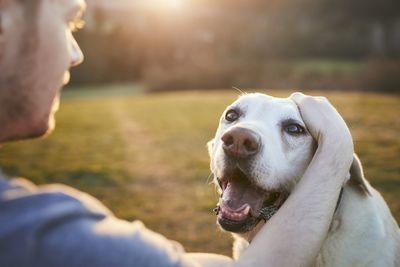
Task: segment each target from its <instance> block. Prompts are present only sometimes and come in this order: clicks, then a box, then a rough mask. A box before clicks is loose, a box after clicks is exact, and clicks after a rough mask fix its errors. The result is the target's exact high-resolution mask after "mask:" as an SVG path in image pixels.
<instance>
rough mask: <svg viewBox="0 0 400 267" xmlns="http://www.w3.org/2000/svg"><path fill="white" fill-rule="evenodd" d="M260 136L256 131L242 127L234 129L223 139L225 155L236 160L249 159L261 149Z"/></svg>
mask: <svg viewBox="0 0 400 267" xmlns="http://www.w3.org/2000/svg"><path fill="white" fill-rule="evenodd" d="M260 139H261V138H260V136H259V135H258V134H257V133H255V132H254V131H252V130H250V129H246V128H241V127H234V128H233V129H231V130H229V131H227V132H226V133H225V134H224V135H223V136H222V137H221V140H222V142H223V144H222V148H223V149H224V151H225V154H226V155H228V156H231V157H236V158H247V157H250V156H252V155H254V154H256V153H257V152H258V150H259V149H260Z"/></svg>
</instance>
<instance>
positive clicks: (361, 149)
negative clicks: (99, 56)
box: [0, 85, 400, 255]
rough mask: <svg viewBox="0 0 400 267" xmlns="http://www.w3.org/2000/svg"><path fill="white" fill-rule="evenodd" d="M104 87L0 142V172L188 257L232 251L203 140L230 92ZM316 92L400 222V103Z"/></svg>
mask: <svg viewBox="0 0 400 267" xmlns="http://www.w3.org/2000/svg"><path fill="white" fill-rule="evenodd" d="M106 89H107V88H102V89H101V90H84V89H82V90H80V91H76V90H73V91H66V92H65V93H64V95H63V100H62V105H61V110H60V111H59V112H58V114H57V129H56V131H55V132H54V133H53V134H52V135H51V136H49V137H47V138H45V139H40V140H35V141H24V142H17V143H12V144H8V145H4V146H3V147H2V148H1V149H0V166H2V168H3V170H4V171H5V172H7V173H9V174H11V175H18V176H23V177H29V178H30V179H31V180H33V181H34V182H36V183H39V184H42V183H50V182H51V183H53V182H56V183H65V184H68V185H71V186H74V187H77V188H79V189H81V190H84V191H86V192H89V193H90V194H92V195H94V196H96V197H97V198H99V199H101V200H102V201H103V202H104V203H105V204H106V205H107V206H108V207H109V208H110V209H111V210H112V211H113V212H114V213H115V214H116V215H117V216H119V217H121V218H124V219H127V220H134V219H137V218H140V219H141V220H143V221H144V222H145V224H146V225H147V226H148V227H150V228H152V229H154V230H156V231H158V232H161V233H162V234H164V235H166V236H167V237H169V238H171V239H175V240H178V241H180V242H181V243H183V244H184V246H185V248H186V249H187V250H188V251H206V252H217V253H224V254H227V255H230V249H231V238H230V236H229V235H228V234H225V233H222V232H221V231H220V230H218V228H217V227H216V226H215V217H214V215H213V213H212V211H211V210H212V208H213V207H214V205H215V203H216V201H217V194H216V193H215V190H214V187H213V185H210V180H211V178H210V172H209V170H208V155H207V151H206V147H205V144H206V142H207V141H208V140H209V139H211V138H212V136H213V134H214V132H215V130H216V127H217V122H218V119H219V116H220V114H221V113H222V111H223V110H224V108H225V106H226V105H227V104H228V103H230V102H232V101H233V100H235V99H236V98H237V92H236V91H235V90H230V91H216V92H211V91H206V92H186V93H166V94H153V95H143V94H140V93H138V90H137V88H136V89H135V90H132V91H130V90H129V85H125V86H119V88H118V90H117V91H114V92H110V91H108V90H106ZM265 92H267V93H269V94H272V95H275V96H287V95H288V94H289V93H290V92H288V91H270V90H266V91H265ZM314 93H316V92H314ZM317 93H318V92H317ZM323 94H324V95H326V96H328V98H329V99H330V100H331V102H332V103H333V104H334V105H335V106H336V107H337V108H338V110H339V112H341V114H342V115H343V116H344V117H345V119H346V121H347V123H348V125H349V126H350V129H351V131H352V133H353V136H354V139H355V146H356V152H357V153H358V154H359V156H360V158H361V160H362V162H363V163H364V169H365V173H366V177H367V178H368V179H369V181H371V183H372V185H374V186H375V187H376V188H378V189H379V190H380V191H381V192H382V194H383V196H384V197H385V199H386V200H387V201H388V203H389V206H390V208H391V210H392V212H393V213H394V215H395V217H396V219H397V221H400V201H399V196H400V178H399V172H400V164H399V156H400V139H399V132H400V119H399V117H398V115H399V106H400V97H398V96H390V95H379V94H365V93H344V92H333V93H323Z"/></svg>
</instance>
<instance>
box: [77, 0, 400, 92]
mask: <svg viewBox="0 0 400 267" xmlns="http://www.w3.org/2000/svg"><path fill="white" fill-rule="evenodd" d="M128 2H130V1H127V3H128ZM89 4H90V5H89V10H88V14H87V20H88V22H87V24H88V27H87V28H86V29H85V30H83V31H82V32H80V33H78V35H77V39H78V41H79V42H80V44H81V46H82V49H83V50H84V53H85V55H86V62H85V63H84V64H83V65H82V66H81V67H80V68H78V69H77V70H76V71H74V75H73V82H75V83H77V82H113V81H144V82H146V83H147V84H148V85H149V88H150V89H151V90H164V89H189V88H226V87H232V86H239V87H275V88H277V87H317V88H333V89H339V88H342V89H346V88H353V89H363V88H365V89H374V90H381V89H384V90H388V91H398V90H400V78H399V77H400V69H399V66H400V65H399V61H400V60H399V58H400V1H398V0H381V1H376V0H375V1H373V0H347V1H346V0H296V1H291V0H270V1H264V0H235V1H231V0H218V1H205V0H204V1H199V0H198V1H187V3H186V5H185V6H184V7H182V9H180V10H162V9H157V8H151V7H148V6H147V7H144V6H140V5H137V6H135V7H132V6H131V5H128V4H126V6H122V7H121V6H120V7H119V8H113V9H112V10H110V8H106V7H104V6H102V5H100V4H98V2H96V1H95V0H92V1H89ZM109 6H110V5H109ZM310 62H316V64H314V65H312V64H310ZM323 62H325V63H324V64H325V65H327V64H328V65H329V66H325V65H324V64H323ZM329 62H331V63H329ZM338 62H339V63H340V64H337V63H338ZM346 62H348V64H346ZM357 62H361V63H364V64H358V63H357ZM310 66H311V67H310ZM386 70H389V71H386ZM388 73H390V74H388ZM396 73H397V75H396ZM377 74H379V75H377ZM393 74H394V76H395V77H392V76H391V75H393ZM388 75H389V76H390V77H391V78H390V79H389V80H391V81H390V83H388V84H385V81H386V80H387V78H388Z"/></svg>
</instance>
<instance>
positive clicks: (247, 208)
mask: <svg viewBox="0 0 400 267" xmlns="http://www.w3.org/2000/svg"><path fill="white" fill-rule="evenodd" d="M249 212H250V206H247V207H246V208H245V209H244V210H243V212H242V213H243V215H247V214H249Z"/></svg>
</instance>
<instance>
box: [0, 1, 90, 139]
mask: <svg viewBox="0 0 400 267" xmlns="http://www.w3.org/2000/svg"><path fill="white" fill-rule="evenodd" d="M28 1H32V0H28ZM35 1H39V0H35ZM41 1H42V3H41V4H40V5H39V7H38V10H37V14H36V15H34V16H33V19H31V20H29V19H27V17H29V15H30V14H26V13H24V12H26V10H25V9H24V7H23V4H19V3H18V2H16V1H13V0H11V2H10V3H8V4H6V5H5V7H2V9H1V12H2V14H1V15H2V16H1V18H0V19H1V20H2V25H1V27H2V28H1V31H0V128H1V130H0V132H2V133H0V142H1V141H7V140H17V139H23V138H29V137H36V136H41V135H43V134H45V133H48V132H49V131H51V130H52V128H53V127H54V113H55V111H56V110H57V107H58V101H59V93H60V89H61V88H62V86H63V85H65V84H66V83H67V82H68V81H69V68H70V67H72V66H75V65H78V64H79V63H80V62H82V59H83V55H82V52H81V50H80V48H79V46H78V44H77V43H76V41H75V39H74V37H73V36H72V30H73V29H72V28H73V27H75V25H74V22H75V21H76V20H77V19H79V17H80V16H81V14H82V10H83V8H84V2H83V0H41ZM28 12H29V11H28Z"/></svg>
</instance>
